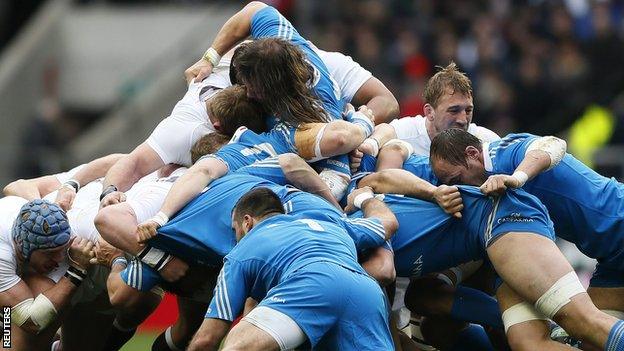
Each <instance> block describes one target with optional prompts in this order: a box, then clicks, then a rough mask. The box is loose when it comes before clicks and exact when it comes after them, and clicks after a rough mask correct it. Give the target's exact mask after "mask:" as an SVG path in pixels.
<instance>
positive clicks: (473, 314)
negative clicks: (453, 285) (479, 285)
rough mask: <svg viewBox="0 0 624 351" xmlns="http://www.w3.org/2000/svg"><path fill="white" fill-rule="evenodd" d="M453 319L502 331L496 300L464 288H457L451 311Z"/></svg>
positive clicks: (482, 293) (474, 290) (501, 321)
mask: <svg viewBox="0 0 624 351" xmlns="http://www.w3.org/2000/svg"><path fill="white" fill-rule="evenodd" d="M451 316H452V317H453V318H454V319H457V320H460V321H466V322H472V323H477V324H481V325H487V326H490V327H493V328H497V329H501V330H502V329H503V328H504V327H503V320H502V318H501V313H500V310H499V308H498V302H496V299H494V298H493V297H491V296H489V295H488V294H486V293H484V292H482V291H479V290H476V289H472V288H467V287H465V286H461V285H460V286H458V287H457V289H456V291H455V299H454V300H453V307H452V309H451Z"/></svg>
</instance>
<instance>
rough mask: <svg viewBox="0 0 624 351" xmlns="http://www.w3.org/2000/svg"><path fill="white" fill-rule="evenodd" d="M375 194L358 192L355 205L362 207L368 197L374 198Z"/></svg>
mask: <svg viewBox="0 0 624 351" xmlns="http://www.w3.org/2000/svg"><path fill="white" fill-rule="evenodd" d="M374 197H375V195H373V193H371V192H366V193H361V194H358V195H357V196H356V197H355V199H353V206H355V207H357V208H360V209H361V208H362V203H363V202H364V201H366V200H368V199H372V198H374Z"/></svg>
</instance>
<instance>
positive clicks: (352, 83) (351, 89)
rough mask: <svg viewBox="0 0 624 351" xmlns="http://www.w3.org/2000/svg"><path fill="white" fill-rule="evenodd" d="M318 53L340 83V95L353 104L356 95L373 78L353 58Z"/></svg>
mask: <svg viewBox="0 0 624 351" xmlns="http://www.w3.org/2000/svg"><path fill="white" fill-rule="evenodd" d="M317 53H318V54H319V56H320V57H321V59H322V60H323V62H324V63H325V66H327V69H328V70H329V74H330V75H331V76H332V78H333V79H334V80H335V81H336V83H338V86H339V87H340V93H341V95H342V97H343V98H344V99H345V101H346V102H351V100H352V99H353V96H355V93H357V91H358V90H359V89H360V88H361V87H362V85H364V83H366V81H367V80H369V79H370V78H371V77H372V76H373V75H372V73H370V72H369V71H368V70H366V69H364V68H363V67H362V66H360V64H359V63H357V62H355V61H353V59H352V58H351V56H346V55H343V54H341V53H339V52H327V51H323V50H319V49H317Z"/></svg>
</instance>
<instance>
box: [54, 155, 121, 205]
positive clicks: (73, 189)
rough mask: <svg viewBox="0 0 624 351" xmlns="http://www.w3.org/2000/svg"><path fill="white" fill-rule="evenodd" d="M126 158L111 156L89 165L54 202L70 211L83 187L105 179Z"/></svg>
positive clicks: (62, 188)
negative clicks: (115, 165)
mask: <svg viewBox="0 0 624 351" xmlns="http://www.w3.org/2000/svg"><path fill="white" fill-rule="evenodd" d="M124 156H125V154H111V155H107V156H104V157H100V158H97V159H95V160H93V161H91V162H89V163H87V164H86V165H85V166H84V167H82V168H81V169H80V170H79V171H78V172H76V174H74V176H73V177H72V178H71V179H69V180H67V181H66V182H65V183H63V184H62V186H61V187H60V188H59V189H58V193H57V195H56V199H55V200H54V202H55V203H57V204H59V206H61V208H62V209H63V210H65V211H68V210H69V209H70V208H71V205H72V203H73V202H74V198H75V197H76V193H77V192H78V190H80V187H81V186H82V185H85V184H88V183H91V182H92V181H94V180H96V179H98V178H102V177H104V176H105V175H106V172H108V170H109V169H110V168H111V167H112V166H113V165H114V164H115V163H116V162H117V161H119V160H120V159H121V158H122V157H124ZM42 194H43V193H42Z"/></svg>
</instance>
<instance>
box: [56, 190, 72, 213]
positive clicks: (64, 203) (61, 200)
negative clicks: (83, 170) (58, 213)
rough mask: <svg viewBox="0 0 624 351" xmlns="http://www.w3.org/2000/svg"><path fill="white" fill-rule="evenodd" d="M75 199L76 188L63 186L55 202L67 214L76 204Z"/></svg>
mask: <svg viewBox="0 0 624 351" xmlns="http://www.w3.org/2000/svg"><path fill="white" fill-rule="evenodd" d="M75 197H76V190H75V189H74V188H72V187H69V186H62V187H60V188H59V189H58V192H57V194H56V199H55V200H54V202H55V203H56V204H58V205H59V206H60V207H61V208H62V209H63V211H65V212H67V211H69V209H70V208H71V206H72V204H73V203H74V198H75Z"/></svg>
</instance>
